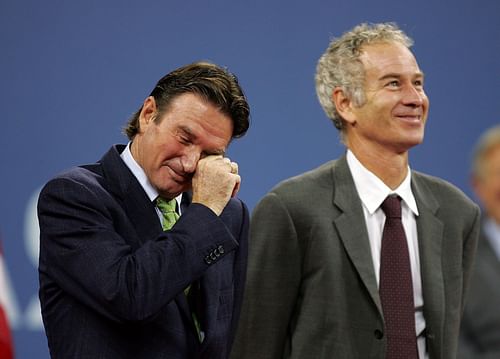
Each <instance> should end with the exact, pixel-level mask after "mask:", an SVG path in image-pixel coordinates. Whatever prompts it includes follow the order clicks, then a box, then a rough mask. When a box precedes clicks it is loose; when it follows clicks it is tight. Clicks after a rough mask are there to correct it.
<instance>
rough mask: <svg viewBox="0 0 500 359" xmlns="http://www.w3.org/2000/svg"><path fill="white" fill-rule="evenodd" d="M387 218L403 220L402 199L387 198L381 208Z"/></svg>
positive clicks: (395, 197)
mask: <svg viewBox="0 0 500 359" xmlns="http://www.w3.org/2000/svg"><path fill="white" fill-rule="evenodd" d="M380 207H381V208H382V211H384V213H385V216H386V217H389V218H401V197H399V196H387V198H386V199H385V200H384V202H382V205H381V206H380Z"/></svg>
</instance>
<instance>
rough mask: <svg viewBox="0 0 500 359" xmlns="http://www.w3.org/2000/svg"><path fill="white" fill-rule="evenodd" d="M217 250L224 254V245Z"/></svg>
mask: <svg viewBox="0 0 500 359" xmlns="http://www.w3.org/2000/svg"><path fill="white" fill-rule="evenodd" d="M217 250H218V251H219V253H220V254H224V247H223V246H218V247H217Z"/></svg>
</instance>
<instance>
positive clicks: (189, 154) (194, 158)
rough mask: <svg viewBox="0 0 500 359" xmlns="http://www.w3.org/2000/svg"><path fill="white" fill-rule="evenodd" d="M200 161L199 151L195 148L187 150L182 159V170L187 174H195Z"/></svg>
mask: <svg viewBox="0 0 500 359" xmlns="http://www.w3.org/2000/svg"><path fill="white" fill-rule="evenodd" d="M199 160H200V152H199V151H197V150H196V149H195V148H190V149H187V150H186V152H185V153H184V155H183V156H182V158H181V163H182V169H183V170H184V172H185V173H194V171H195V170H196V166H197V165H198V161H199Z"/></svg>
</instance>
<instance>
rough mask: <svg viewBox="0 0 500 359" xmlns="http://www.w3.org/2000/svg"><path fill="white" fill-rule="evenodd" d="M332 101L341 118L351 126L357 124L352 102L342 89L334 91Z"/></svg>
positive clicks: (338, 88) (336, 88)
mask: <svg viewBox="0 0 500 359" xmlns="http://www.w3.org/2000/svg"><path fill="white" fill-rule="evenodd" d="M332 101H333V104H334V105H335V107H336V109H337V112H338V113H339V115H340V117H342V118H343V119H344V120H345V121H347V122H348V123H351V124H354V123H355V122H356V120H355V117H354V115H353V111H352V110H353V103H352V100H351V99H350V98H349V97H348V96H347V94H346V93H345V92H344V90H343V89H341V88H340V87H335V88H334V89H333V93H332Z"/></svg>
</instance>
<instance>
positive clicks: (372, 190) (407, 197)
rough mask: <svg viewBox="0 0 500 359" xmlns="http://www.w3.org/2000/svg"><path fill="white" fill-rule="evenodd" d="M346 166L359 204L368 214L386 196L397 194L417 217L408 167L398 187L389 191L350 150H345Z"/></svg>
mask: <svg viewBox="0 0 500 359" xmlns="http://www.w3.org/2000/svg"><path fill="white" fill-rule="evenodd" d="M347 165H348V166H349V169H350V171H351V174H352V177H353V179H354V185H355V186H356V190H357V191H358V194H359V197H360V199H361V202H362V203H363V205H364V206H365V207H366V209H367V210H368V212H369V213H370V214H373V213H374V212H375V211H376V210H377V209H378V208H379V207H380V205H381V204H382V202H383V201H384V199H385V198H386V197H387V196H388V195H391V194H397V195H398V196H399V197H401V198H402V200H403V202H404V203H406V205H407V206H408V207H409V208H410V210H411V211H412V212H413V213H414V214H415V215H416V216H418V208H417V203H416V201H415V197H414V196H413V192H412V191H411V171H410V167H408V173H407V175H406V177H405V179H404V180H403V182H402V183H401V184H400V185H399V187H398V188H396V189H395V190H391V189H390V188H389V187H387V185H386V184H385V183H384V182H382V180H381V179H380V178H378V177H377V176H376V175H375V174H373V173H372V172H370V171H369V170H368V169H367V168H366V167H364V166H363V165H362V164H361V162H359V161H358V159H357V158H356V156H354V153H352V152H351V150H347Z"/></svg>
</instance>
